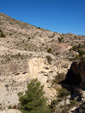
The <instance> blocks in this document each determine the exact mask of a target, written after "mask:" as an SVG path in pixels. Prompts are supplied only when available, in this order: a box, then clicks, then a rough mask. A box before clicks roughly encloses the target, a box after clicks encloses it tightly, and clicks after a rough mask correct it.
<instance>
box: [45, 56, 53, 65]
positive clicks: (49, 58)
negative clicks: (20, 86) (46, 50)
mask: <svg viewBox="0 0 85 113" xmlns="http://www.w3.org/2000/svg"><path fill="white" fill-rule="evenodd" d="M46 58H47V61H48V63H49V64H50V63H51V62H52V60H53V59H52V58H51V56H46Z"/></svg>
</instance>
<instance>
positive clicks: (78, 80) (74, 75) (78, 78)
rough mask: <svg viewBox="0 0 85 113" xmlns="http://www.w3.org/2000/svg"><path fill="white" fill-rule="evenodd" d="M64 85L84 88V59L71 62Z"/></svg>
mask: <svg viewBox="0 0 85 113" xmlns="http://www.w3.org/2000/svg"><path fill="white" fill-rule="evenodd" d="M65 83H67V84H70V85H77V86H79V85H80V86H81V87H83V88H85V59H83V60H81V61H80V62H73V63H72V64H71V67H70V69H69V70H68V72H67V75H66V79H65Z"/></svg>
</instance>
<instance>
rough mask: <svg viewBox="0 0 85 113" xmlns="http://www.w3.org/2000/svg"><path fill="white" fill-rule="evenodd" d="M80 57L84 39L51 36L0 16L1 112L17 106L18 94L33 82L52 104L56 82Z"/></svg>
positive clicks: (0, 14) (84, 55) (42, 30)
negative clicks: (41, 87)
mask: <svg viewBox="0 0 85 113" xmlns="http://www.w3.org/2000/svg"><path fill="white" fill-rule="evenodd" d="M80 57H83V58H84V57H85V36H80V35H74V34H71V33H67V34H62V33H57V32H51V31H49V30H45V29H42V28H40V27H35V26H33V25H30V24H27V23H24V22H21V21H17V20H15V19H13V18H11V17H9V16H7V15H5V14H2V13H0V109H1V110H6V109H8V107H9V106H10V105H11V106H12V107H13V106H15V105H17V104H18V103H19V100H18V96H17V94H18V92H24V91H25V90H26V86H27V84H28V83H29V81H30V80H31V79H33V78H38V80H39V81H40V82H41V83H42V84H43V85H44V90H45V96H46V97H47V98H48V103H51V102H52V101H53V100H54V99H55V98H56V95H57V91H56V88H55V87H54V85H53V81H54V79H55V78H56V76H58V75H59V74H63V75H65V74H66V73H67V71H68V69H69V68H70V65H71V63H72V61H74V60H79V59H80ZM56 87H60V86H59V85H57V86H56ZM9 111H10V110H9ZM7 112H8V111H6V113H7ZM9 113H11V112H9ZM14 113H15V112H14Z"/></svg>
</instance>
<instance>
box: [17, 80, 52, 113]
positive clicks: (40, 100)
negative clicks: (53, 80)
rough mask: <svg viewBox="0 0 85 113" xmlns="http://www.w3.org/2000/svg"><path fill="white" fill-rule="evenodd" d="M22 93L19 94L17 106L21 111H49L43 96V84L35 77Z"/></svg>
mask: <svg viewBox="0 0 85 113" xmlns="http://www.w3.org/2000/svg"><path fill="white" fill-rule="evenodd" d="M27 89H28V90H27V91H26V92H25V94H24V95H21V96H19V100H20V103H19V106H20V110H21V112H22V113H50V110H49V108H48V106H47V105H46V98H45V97H44V96H43V95H44V92H43V86H41V84H40V82H39V81H38V80H37V79H33V80H32V81H31V82H30V83H29V84H28V86H27Z"/></svg>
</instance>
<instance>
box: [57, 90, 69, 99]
mask: <svg viewBox="0 0 85 113" xmlns="http://www.w3.org/2000/svg"><path fill="white" fill-rule="evenodd" d="M68 95H70V91H68V90H67V89H65V88H63V89H60V90H59V92H58V97H59V98H62V97H66V96H68Z"/></svg>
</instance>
